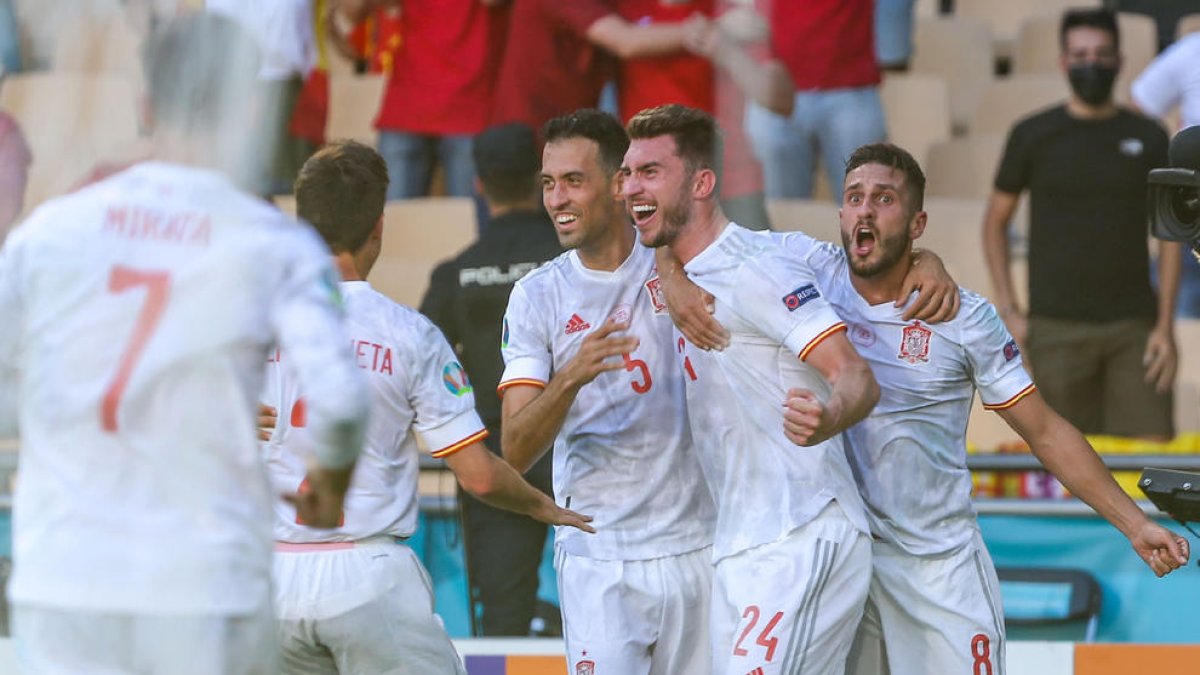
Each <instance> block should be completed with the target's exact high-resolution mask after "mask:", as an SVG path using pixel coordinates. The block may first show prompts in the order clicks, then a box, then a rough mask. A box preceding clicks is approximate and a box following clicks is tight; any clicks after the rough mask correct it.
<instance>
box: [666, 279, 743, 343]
mask: <svg viewBox="0 0 1200 675" xmlns="http://www.w3.org/2000/svg"><path fill="white" fill-rule="evenodd" d="M658 278H659V282H660V283H662V289H663V299H664V300H666V302H667V312H668V313H670V315H671V321H672V322H674V323H675V326H676V327H677V328H679V332H681V333H683V336H684V337H685V338H687V340H688V342H690V343H692V344H694V345H696V346H697V347H699V348H700V349H703V350H706V351H707V350H710V349H715V350H717V351H720V350H722V349H725V348H726V347H728V346H729V331H727V330H725V327H724V326H722V325H721V322H719V321H717V320H716V319H714V318H713V312H715V311H717V306H716V304H715V300H714V298H713V296H712V295H711V294H709V293H708V292H707V291H705V290H704V289H702V288H700V287H699V286H697V285H696V284H694V283H692V280H691V279H688V278H687V276H686V275H684V274H683V272H682V271H680V270H677V271H675V272H667V273H664V272H663V270H662V269H661V268H660V269H659V275H658Z"/></svg>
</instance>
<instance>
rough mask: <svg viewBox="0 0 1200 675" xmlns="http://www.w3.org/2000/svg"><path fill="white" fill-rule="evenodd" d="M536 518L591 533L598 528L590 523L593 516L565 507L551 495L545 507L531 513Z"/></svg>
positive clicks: (549, 523)
mask: <svg viewBox="0 0 1200 675" xmlns="http://www.w3.org/2000/svg"><path fill="white" fill-rule="evenodd" d="M529 515H530V516H531V517H532V518H533V519H534V520H537V521H539V522H543V523H546V524H547V525H566V526H567V527H573V528H575V529H577V530H583V531H584V532H587V533H589V534H595V533H596V528H594V527H592V526H591V525H588V523H590V522H592V517H591V516H585V515H583V514H582V513H576V512H575V511H572V510H570V509H564V508H562V507H561V506H559V505H558V504H555V503H554V501H553V500H552V499H550V498H549V497H547V498H546V503H545V505H544V506H543V508H541V509H538V511H537V512H536V513H531V514H529Z"/></svg>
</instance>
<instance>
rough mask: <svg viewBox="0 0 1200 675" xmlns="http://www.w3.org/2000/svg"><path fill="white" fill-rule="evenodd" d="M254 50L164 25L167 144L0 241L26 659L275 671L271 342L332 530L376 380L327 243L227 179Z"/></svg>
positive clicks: (95, 667) (299, 505)
mask: <svg viewBox="0 0 1200 675" xmlns="http://www.w3.org/2000/svg"><path fill="white" fill-rule="evenodd" d="M257 58H258V56H257V50H256V47H255V46H254V42H253V40H252V39H251V38H250V37H249V36H246V35H244V34H243V33H242V32H241V31H240V30H239V29H238V28H237V27H236V26H235V25H234V24H232V23H231V22H229V21H228V20H225V19H221V18H218V17H214V16H207V15H197V16H190V17H187V18H183V19H179V20H177V21H173V22H171V23H168V24H166V25H165V26H164V27H163V28H162V29H161V30H160V32H158V33H157V34H156V35H154V36H153V37H152V38H151V39H150V41H149V43H148V46H147V52H146V61H145V66H146V74H147V78H148V85H149V90H148V91H149V106H148V108H149V111H150V113H151V114H152V115H153V119H152V120H151V124H152V129H153V144H154V159H153V160H151V161H147V162H143V163H140V164H137V165H135V166H134V167H132V168H130V169H128V170H125V171H123V172H121V173H118V174H116V175H114V176H112V177H110V178H108V179H106V180H104V181H102V182H99V183H96V184H94V185H92V186H90V187H87V188H85V189H83V190H81V191H79V192H77V193H75V194H72V195H70V196H66V197H62V198H60V199H56V200H53V201H51V202H48V203H47V204H45V205H44V206H42V207H41V208H39V209H38V210H37V211H35V213H34V214H33V215H32V216H31V217H30V219H29V220H28V221H27V222H26V223H25V224H24V225H23V226H22V227H20V228H19V229H18V230H17V231H15V232H14V233H13V235H12V236H11V237H10V239H9V241H8V243H7V246H6V248H5V249H4V252H3V257H2V258H0V313H2V314H3V316H4V317H5V321H4V324H3V327H2V328H0V367H2V368H3V373H2V379H0V397H2V401H0V416H2V417H3V421H4V422H5V424H4V425H3V426H4V427H5V428H4V429H3V431H5V432H8V433H11V432H12V431H13V430H14V429H13V426H14V425H13V422H15V421H19V430H20V434H21V441H22V453H21V472H20V476H19V482H18V485H17V487H16V503H15V506H14V509H13V511H14V535H15V536H14V563H15V571H14V575H13V579H12V586H11V591H10V598H11V599H12V601H13V606H14V615H13V621H14V635H15V642H16V652H17V658H18V661H19V663H20V666H21V670H22V672H24V673H72V674H86V673H134V672H138V673H182V674H193V673H195V674H197V675H200V674H204V675H230V674H241V673H247V674H248V673H272V672H275V671H276V670H277V667H278V650H277V648H276V643H275V631H274V623H273V621H272V612H271V581H270V573H271V568H270V562H271V555H272V554H271V546H272V544H271V542H272V538H271V530H270V523H271V502H272V500H273V498H272V495H271V494H270V489H269V484H268V481H267V479H266V472H265V470H264V466H263V462H262V458H261V456H260V454H259V450H258V444H257V443H256V442H255V416H254V412H255V399H256V398H257V396H258V392H259V391H261V389H262V384H263V379H262V376H263V371H264V368H263V362H264V361H265V360H266V358H267V355H268V353H269V351H270V349H271V348H272V347H273V346H274V345H275V344H276V343H277V344H278V345H279V346H280V347H281V348H282V349H283V350H284V351H285V352H286V353H288V354H289V355H290V356H291V358H293V359H294V360H295V365H296V371H297V372H298V373H299V375H300V376H301V377H302V379H303V380H304V381H305V382H306V383H307V390H308V391H309V392H310V396H309V398H308V416H309V417H308V419H309V423H310V426H311V428H312V430H313V443H312V444H311V445H310V446H309V450H310V454H309V456H308V457H307V458H306V462H305V466H306V471H307V476H308V489H307V490H306V491H305V492H303V493H299V494H293V495H291V497H290V499H291V500H292V502H293V503H294V504H295V506H296V509H297V512H298V513H299V514H300V515H301V516H302V517H303V518H304V519H305V520H306V521H309V522H313V523H314V524H318V525H333V524H336V523H337V514H338V512H339V510H340V508H341V505H342V497H343V495H344V491H345V489H346V484H347V481H348V479H349V475H350V471H351V468H352V466H353V463H354V460H355V457H356V455H357V454H358V451H359V447H360V444H361V440H362V432H363V429H364V425H365V416H366V412H367V397H366V390H365V387H364V384H363V380H362V376H361V374H360V373H359V370H358V368H357V367H356V364H355V363H354V360H353V358H352V356H351V354H350V352H349V351H348V350H347V349H346V338H345V332H344V331H343V329H342V325H341V324H342V313H341V309H340V300H339V298H338V289H337V286H336V281H335V280H336V273H335V271H334V269H333V267H332V265H331V264H330V261H329V255H328V253H327V251H326V249H325V247H324V246H323V245H322V244H321V242H320V240H319V239H318V238H317V236H316V235H315V233H313V232H312V231H311V230H310V229H309V228H306V227H301V226H299V225H297V224H296V223H295V222H294V221H293V220H292V219H290V218H287V217H285V216H283V215H281V214H280V213H279V212H278V211H277V210H276V209H274V208H273V207H271V206H270V205H268V204H265V203H263V202H262V201H260V200H258V199H255V198H254V197H252V196H250V195H248V194H246V193H244V192H242V191H240V190H239V189H238V188H237V187H236V186H235V184H234V182H233V181H231V180H230V178H228V177H227V175H229V174H232V173H234V172H236V171H237V169H238V167H240V166H244V164H243V162H244V161H245V160H246V159H247V158H246V157H245V156H244V154H245V153H244V151H243V150H244V148H247V147H250V144H249V143H247V142H246V141H247V139H246V138H245V133H244V131H245V129H247V128H250V127H252V126H253V125H252V124H249V123H248V122H247V120H248V117H252V115H253V112H254V110H255V100H256V90H255V87H254V83H255V78H254V73H255V71H256V69H257ZM14 412H18V413H19V420H14V419H13V413H14ZM293 487H295V486H293Z"/></svg>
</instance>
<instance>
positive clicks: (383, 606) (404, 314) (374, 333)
mask: <svg viewBox="0 0 1200 675" xmlns="http://www.w3.org/2000/svg"><path fill="white" fill-rule="evenodd" d="M387 185H388V174H387V167H386V165H385V164H384V162H383V158H382V157H380V156H379V154H378V153H376V152H375V151H374V150H372V149H371V148H369V147H367V146H365V145H362V144H360V143H355V142H353V141H343V142H336V143H333V144H330V145H328V146H326V147H325V148H323V149H322V150H321V151H319V152H318V153H317V154H316V155H314V156H313V157H311V158H310V159H309V160H308V161H307V162H306V163H305V164H304V167H303V168H302V169H301V170H300V176H299V178H298V179H297V180H296V204H297V209H298V213H299V215H300V217H301V218H302V219H304V220H306V221H308V222H309V223H311V224H312V225H313V226H314V227H316V228H317V231H318V232H320V233H321V236H322V237H324V239H325V241H326V243H327V244H329V247H330V249H332V251H333V252H334V261H335V263H336V265H337V267H338V269H339V270H340V271H341V273H342V278H343V279H344V281H343V282H342V284H341V290H342V294H343V297H345V303H346V316H347V319H348V321H347V324H348V328H349V333H350V344H351V348H352V351H353V353H354V355H355V358H356V359H357V365H358V367H359V368H361V369H362V370H363V372H364V373H365V374H366V376H367V380H368V382H369V385H370V386H369V388H370V392H371V395H370V400H371V421H370V424H369V425H368V427H367V438H366V444H365V447H364V449H363V453H362V455H361V457H360V458H359V461H358V466H357V467H356V469H355V472H354V480H353V482H352V484H351V487H350V491H349V493H348V494H347V495H346V508H345V511H344V513H343V514H342V518H341V519H340V521H339V522H338V523H337V527H336V528H335V529H314V528H312V527H308V526H307V525H306V522H305V520H304V519H303V518H301V517H298V516H297V514H296V513H295V511H294V510H293V509H292V508H291V507H290V506H288V505H287V504H286V503H282V502H281V503H279V504H278V505H277V507H276V519H275V536H276V539H277V540H278V544H277V545H276V550H277V555H276V557H275V583H276V595H275V605H276V607H275V611H276V616H277V617H278V618H279V631H280V639H281V642H282V646H283V665H284V671H285V672H287V673H338V672H341V673H462V672H464V671H463V669H462V662H461V660H460V659H459V657H458V655H457V654H456V653H455V651H454V647H453V645H452V644H451V643H450V638H449V636H447V635H446V631H445V629H444V628H443V627H442V624H441V620H440V619H439V618H438V617H437V615H435V614H434V613H433V593H432V589H431V588H430V584H429V576H428V574H427V573H426V572H425V569H424V568H423V567H422V566H421V563H420V561H418V560H417V557H416V555H415V554H414V553H413V551H412V549H410V548H409V547H408V546H406V545H405V544H404V540H405V539H407V538H408V537H409V536H411V535H412V533H413V532H414V531H415V530H416V527H417V506H418V505H417V474H418V471H419V467H418V455H419V452H420V450H419V449H418V444H417V436H418V435H419V436H420V437H421V439H422V440H423V441H424V444H425V447H426V448H428V449H429V451H430V453H431V454H432V455H433V456H434V457H437V458H440V459H444V460H446V464H447V466H449V467H450V469H451V470H452V471H454V473H455V475H456V476H457V477H458V480H459V482H461V483H462V486H463V488H464V489H465V490H467V491H468V492H470V493H471V494H473V495H475V496H477V497H479V498H480V499H482V500H484V501H487V502H489V503H491V504H492V505H494V506H497V507H500V508H505V509H509V510H512V511H516V512H518V513H523V514H526V515H529V516H532V517H533V518H536V519H538V520H540V521H542V522H545V523H550V524H552V525H562V526H568V527H576V528H579V529H580V530H583V531H585V532H591V531H592V528H591V527H590V526H588V525H587V521H588V520H590V518H587V517H585V516H580V515H579V514H577V513H575V512H573V511H568V510H566V509H561V508H559V507H558V506H556V505H555V504H554V501H553V500H552V499H551V498H550V497H548V496H546V495H545V494H543V493H542V492H540V491H539V490H537V489H536V488H534V487H532V486H531V485H529V484H528V483H526V482H525V481H524V480H523V479H522V478H521V477H520V475H519V474H517V472H516V471H515V470H513V468H512V467H511V466H509V465H508V464H506V463H505V462H504V461H503V460H501V459H500V458H499V457H497V456H496V455H494V454H492V453H491V452H489V451H488V449H487V448H486V447H484V445H483V443H482V441H483V439H484V437H486V436H487V431H486V430H485V428H484V426H483V422H481V421H480V419H479V415H478V414H477V413H476V412H475V399H474V396H473V395H472V393H471V385H470V383H469V381H468V380H467V376H466V373H465V372H464V371H463V368H462V366H461V365H460V364H459V363H458V361H457V359H456V357H455V355H454V352H453V351H452V350H451V349H450V345H449V344H447V343H446V339H445V338H444V337H442V334H441V332H440V331H438V329H437V327H436V326H434V325H433V324H432V323H431V322H430V321H429V320H428V319H426V318H425V317H424V316H422V315H420V314H418V313H417V312H416V311H415V310H412V309H409V308H408V307H403V306H401V305H398V304H396V303H395V302H392V301H391V300H389V299H388V298H387V297H385V296H384V295H382V294H380V293H379V292H378V291H375V290H373V289H372V288H371V286H370V285H369V284H368V283H367V281H366V278H367V275H368V273H369V272H370V271H371V267H372V266H373V265H374V264H375V261H376V259H377V258H378V257H379V252H380V248H381V245H382V241H383V240H382V237H383V206H384V201H385V195H386V193H387ZM292 366H293V361H292V355H291V354H290V353H288V352H287V351H283V352H282V353H281V354H279V355H277V357H276V358H275V359H273V361H272V363H271V368H270V369H269V378H268V387H267V396H268V398H269V401H268V403H269V404H270V405H271V406H273V407H274V408H275V409H276V410H277V411H282V413H283V414H282V415H281V416H280V418H279V425H278V427H277V428H276V430H275V432H274V434H273V438H272V439H271V441H270V442H269V443H268V444H267V445H266V452H267V457H268V466H269V468H270V473H271V478H272V480H273V481H274V482H275V483H276V485H277V487H279V488H281V489H284V490H289V489H290V490H295V489H296V488H297V486H299V485H301V482H302V481H303V480H304V475H305V474H304V456H305V454H306V449H307V447H308V446H309V445H310V443H311V439H310V437H309V435H308V429H307V428H306V426H307V424H306V422H307V420H306V419H305V410H306V408H307V401H308V396H307V389H306V388H305V387H303V386H301V383H300V382H299V381H297V379H296V378H295V377H294V376H293V368H292Z"/></svg>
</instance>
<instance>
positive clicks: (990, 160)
mask: <svg viewBox="0 0 1200 675" xmlns="http://www.w3.org/2000/svg"><path fill="white" fill-rule="evenodd" d="M1005 138H1006V136H1005V134H1002V133H991V134H971V135H969V136H965V137H962V138H952V139H950V140H946V141H941V142H939V143H935V144H934V145H933V147H932V148H930V150H929V158H928V160H927V161H926V162H925V180H926V185H925V194H926V195H927V196H929V197H966V198H969V199H986V198H987V196H988V195H989V194H991V192H992V181H993V179H994V178H995V177H996V168H997V167H998V166H999V165H1000V157H1001V155H1003V154H1004V141H1005Z"/></svg>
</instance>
